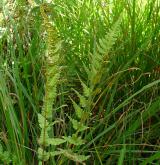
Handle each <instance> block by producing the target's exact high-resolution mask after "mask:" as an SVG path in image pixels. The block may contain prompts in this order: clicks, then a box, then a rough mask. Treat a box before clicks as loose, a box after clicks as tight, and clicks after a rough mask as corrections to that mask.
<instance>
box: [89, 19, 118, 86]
mask: <svg viewBox="0 0 160 165" xmlns="http://www.w3.org/2000/svg"><path fill="white" fill-rule="evenodd" d="M119 24H120V19H118V21H117V22H116V23H115V24H114V25H113V27H112V28H111V29H110V30H109V32H108V33H107V34H106V35H105V36H104V38H102V39H99V42H98V43H97V45H96V46H97V47H96V51H95V52H94V53H93V55H92V58H91V65H90V71H89V72H88V76H89V81H90V86H92V88H94V86H95V85H96V84H98V83H99V82H100V80H101V77H102V74H103V73H104V72H103V69H104V68H105V67H104V66H105V64H106V63H108V62H109V55H108V53H109V51H110V50H111V48H112V47H113V45H114V44H115V41H116V39H117V35H118V34H119Z"/></svg>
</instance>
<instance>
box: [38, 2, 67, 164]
mask: <svg viewBox="0 0 160 165" xmlns="http://www.w3.org/2000/svg"><path fill="white" fill-rule="evenodd" d="M46 10H48V7H47V6H46V5H41V6H40V11H41V15H42V18H43V22H44V28H45V30H46V33H47V41H46V45H47V51H46V59H45V79H46V80H45V81H46V82H45V96H44V104H43V109H42V113H41V114H38V121H39V126H40V128H41V134H40V138H39V141H38V142H39V144H40V146H41V147H40V148H39V149H38V157H39V159H40V160H42V161H47V160H48V159H49V157H50V153H49V152H47V151H46V150H45V149H46V147H49V146H50V145H54V146H56V145H60V144H62V143H64V142H65V140H64V139H59V138H52V137H50V136H49V135H50V132H51V128H52V127H51V126H52V123H51V119H52V113H53V108H52V107H53V103H54V100H55V98H56V96H57V85H58V82H59V78H60V66H59V64H60V56H59V50H60V49H61V41H60V40H59V39H58V35H57V31H56V29H55V28H54V26H53V25H52V24H51V23H50V21H49V18H48V16H47V14H46V13H45V11H46Z"/></svg>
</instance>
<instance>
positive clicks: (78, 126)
mask: <svg viewBox="0 0 160 165" xmlns="http://www.w3.org/2000/svg"><path fill="white" fill-rule="evenodd" d="M69 119H70V121H71V122H72V125H73V128H74V129H75V130H76V131H78V132H82V131H84V130H86V129H88V128H89V127H87V126H85V125H83V123H81V122H78V121H77V120H75V119H72V118H71V117H69Z"/></svg>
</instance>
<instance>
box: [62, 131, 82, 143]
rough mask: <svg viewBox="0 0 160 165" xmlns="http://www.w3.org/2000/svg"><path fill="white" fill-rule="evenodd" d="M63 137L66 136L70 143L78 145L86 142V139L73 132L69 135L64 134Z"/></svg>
mask: <svg viewBox="0 0 160 165" xmlns="http://www.w3.org/2000/svg"><path fill="white" fill-rule="evenodd" d="M63 138H64V139H65V140H66V141H67V142H68V143H70V144H74V145H76V146H78V145H82V144H84V140H82V138H81V137H77V136H76V135H75V134H73V135H72V136H68V137H66V136H64V137H63Z"/></svg>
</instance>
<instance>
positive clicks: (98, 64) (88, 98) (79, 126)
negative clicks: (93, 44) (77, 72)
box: [64, 21, 119, 162]
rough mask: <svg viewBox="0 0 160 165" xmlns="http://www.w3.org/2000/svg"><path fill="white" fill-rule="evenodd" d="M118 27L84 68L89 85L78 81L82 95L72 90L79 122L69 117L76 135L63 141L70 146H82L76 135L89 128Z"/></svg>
mask: <svg viewBox="0 0 160 165" xmlns="http://www.w3.org/2000/svg"><path fill="white" fill-rule="evenodd" d="M118 27H119V21H117V22H116V23H115V25H114V26H113V28H112V29H111V30H110V31H109V32H108V34H107V35H106V36H105V37H104V38H103V39H100V40H99V44H97V50H96V52H95V53H94V54H93V55H92V61H91V64H90V68H89V69H88V68H87V67H86V71H87V73H88V82H89V83H88V84H85V83H84V82H83V81H82V80H81V79H80V82H81V85H82V87H83V93H82V94H80V93H79V92H78V91H76V90H74V91H75V93H76V94H77V96H78V98H79V105H78V104H77V103H76V102H75V101H74V100H72V99H71V100H72V104H73V107H74V109H75V112H76V116H77V118H78V120H80V121H78V120H76V119H72V118H71V117H69V119H70V121H71V123H72V125H73V128H74V130H75V131H76V133H75V134H73V135H72V136H70V137H67V138H66V137H64V139H66V141H67V142H68V143H70V144H74V145H82V144H84V140H82V138H81V136H78V133H79V132H83V131H85V130H86V129H88V128H89V127H87V126H86V125H87V119H89V117H90V116H91V115H92V112H91V111H92V106H93V105H94V102H93V101H94V95H95V94H97V93H100V92H101V90H100V89H99V88H96V85H97V84H98V83H100V81H101V78H102V76H103V69H105V64H106V63H107V62H108V60H109V57H108V53H109V51H110V49H111V48H112V46H113V45H114V43H115V41H116V37H117V34H118ZM81 135H82V134H81ZM72 155H74V153H72ZM81 156H83V158H84V160H87V159H88V158H89V156H84V155H81ZM81 156H79V157H81ZM68 157H70V154H69V155H68ZM70 158H74V159H78V156H77V157H76V158H75V157H74V156H72V157H70ZM81 160H82V159H81ZM84 160H83V161H84ZM83 161H82V162H83Z"/></svg>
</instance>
